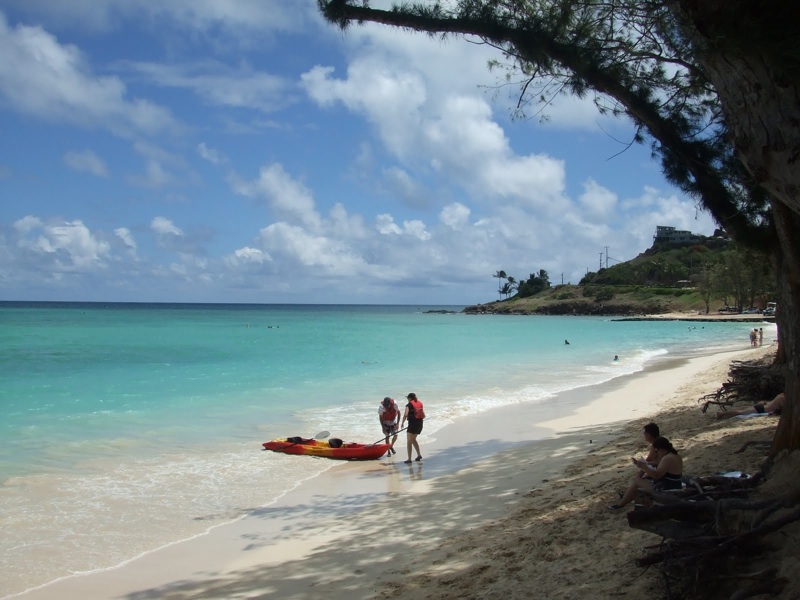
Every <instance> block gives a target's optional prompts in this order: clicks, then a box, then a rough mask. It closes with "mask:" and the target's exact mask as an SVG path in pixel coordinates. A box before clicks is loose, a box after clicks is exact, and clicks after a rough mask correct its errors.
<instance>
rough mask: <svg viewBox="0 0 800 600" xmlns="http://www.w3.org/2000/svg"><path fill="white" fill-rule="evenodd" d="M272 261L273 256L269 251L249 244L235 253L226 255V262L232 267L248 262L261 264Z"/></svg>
mask: <svg viewBox="0 0 800 600" xmlns="http://www.w3.org/2000/svg"><path fill="white" fill-rule="evenodd" d="M271 261H272V257H271V256H270V255H269V254H268V253H267V252H264V251H262V250H259V249H258V248H251V247H249V246H245V247H244V248H239V249H238V250H236V251H235V252H234V253H233V254H231V255H229V256H226V257H225V262H226V263H227V264H228V265H229V266H231V267H237V266H239V265H247V264H257V265H261V264H264V263H267V262H271Z"/></svg>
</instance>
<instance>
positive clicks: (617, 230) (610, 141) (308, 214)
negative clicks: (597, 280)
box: [0, 0, 714, 304]
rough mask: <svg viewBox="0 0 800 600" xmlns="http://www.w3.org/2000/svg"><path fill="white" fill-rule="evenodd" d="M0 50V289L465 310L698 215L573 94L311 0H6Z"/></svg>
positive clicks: (614, 123) (466, 46)
mask: <svg viewBox="0 0 800 600" xmlns="http://www.w3.org/2000/svg"><path fill="white" fill-rule="evenodd" d="M387 4H388V2H373V3H372V5H373V6H376V7H381V6H385V5H387ZM0 56H3V60H2V61H0V132H1V133H0V140H1V141H0V290H2V291H0V299H2V300H83V301H133V302H256V303H294V302H297V303H370V304H371V303H397V304H472V303H477V302H485V301H489V300H492V299H494V298H495V297H496V289H497V280H496V279H493V278H492V275H493V274H494V273H495V272H496V271H497V270H499V269H503V270H505V271H506V272H507V273H508V274H509V275H513V276H515V277H516V278H517V279H525V278H527V277H528V275H529V274H530V273H535V272H538V270H539V269H545V270H547V271H548V272H549V274H550V277H551V281H552V282H554V283H560V282H561V281H562V278H563V281H564V282H565V283H566V282H572V283H577V282H578V280H579V279H580V278H581V277H582V276H583V275H584V274H585V273H586V272H587V269H590V270H597V268H598V266H599V264H600V259H601V257H600V253H605V252H606V247H608V255H609V256H610V257H611V259H610V260H609V264H613V262H614V259H616V260H628V259H630V258H632V257H634V256H636V255H637V254H639V253H640V252H642V251H643V250H645V249H646V248H648V247H649V246H650V244H651V243H652V237H653V234H654V232H655V228H656V225H672V226H675V227H678V228H679V229H689V230H691V231H694V232H696V233H702V234H711V233H712V232H713V229H714V224H713V221H712V220H711V218H710V217H709V216H708V215H707V214H706V213H704V212H703V211H700V210H699V209H698V208H697V207H696V203H695V202H694V201H693V200H692V199H690V198H688V197H686V196H684V195H683V194H681V193H680V192H679V191H678V190H676V189H675V188H673V187H671V186H670V185H669V184H667V183H666V182H665V181H664V179H663V177H662V176H661V173H660V170H659V167H658V164H657V163H656V162H655V161H653V160H652V159H651V158H650V150H649V148H648V147H646V146H633V147H630V148H628V147H627V146H628V143H629V141H630V139H631V136H632V129H631V127H630V125H629V124H628V123H626V122H625V121H624V120H614V119H612V118H609V117H605V116H601V115H600V114H599V113H598V112H597V110H596V109H595V108H594V105H593V102H592V99H591V98H586V99H577V98H571V97H559V98H557V99H555V101H554V102H553V103H551V104H550V105H548V106H547V107H545V108H543V109H540V108H539V107H532V108H531V111H530V112H531V114H530V115H528V118H523V119H512V116H511V111H512V109H513V107H514V106H515V104H516V95H515V93H516V92H517V90H518V87H517V86H514V85H508V84H506V83H505V80H504V73H503V72H502V71H499V70H495V71H490V70H489V69H488V67H487V64H488V62H489V61H490V60H492V59H501V58H502V57H501V56H499V55H498V53H497V52H496V51H495V50H493V49H491V48H489V47H487V46H485V45H482V44H479V43H477V40H471V41H469V42H468V41H464V40H456V39H451V40H447V41H445V42H441V41H439V40H433V39H430V38H428V37H426V36H422V35H415V34H410V33H404V32H401V31H396V30H392V29H388V28H385V27H378V26H374V25H369V26H364V27H352V28H350V29H349V30H347V31H346V32H345V33H342V32H341V31H339V30H337V29H335V28H334V27H332V26H330V25H328V24H326V23H325V22H323V21H322V19H321V17H320V16H319V15H318V14H317V10H316V2H315V1H314V0H294V1H292V2H286V1H285V0H161V1H159V2H155V1H152V0H105V1H104V2H97V1H96V0H70V1H69V2H52V1H50V0H3V2H2V3H0ZM543 116H544V117H546V118H545V119H543V118H542V117H543ZM603 260H605V259H604V258H603Z"/></svg>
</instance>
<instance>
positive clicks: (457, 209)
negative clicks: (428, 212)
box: [439, 202, 471, 230]
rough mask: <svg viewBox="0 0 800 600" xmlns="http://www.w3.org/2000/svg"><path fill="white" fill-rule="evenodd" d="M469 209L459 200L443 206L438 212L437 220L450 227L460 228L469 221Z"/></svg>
mask: <svg viewBox="0 0 800 600" xmlns="http://www.w3.org/2000/svg"><path fill="white" fill-rule="evenodd" d="M470 212H471V211H470V209H469V208H468V207H466V206H464V205H463V204H461V203H460V202H453V203H452V204H448V205H447V206H445V207H444V208H443V209H442V210H441V212H440V213H439V220H440V221H441V222H442V223H444V224H445V225H446V226H447V227H449V228H450V229H455V230H460V229H463V228H464V226H465V225H467V224H468V223H469V215H470Z"/></svg>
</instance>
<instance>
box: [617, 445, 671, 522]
mask: <svg viewBox="0 0 800 600" xmlns="http://www.w3.org/2000/svg"><path fill="white" fill-rule="evenodd" d="M653 450H654V455H655V459H656V462H657V466H655V467H653V466H651V465H649V464H647V462H646V461H644V460H642V459H640V458H633V459H631V460H632V461H633V464H635V465H636V466H637V467H639V469H641V470H642V472H643V473H644V476H643V477H642V476H640V474H639V473H637V474H636V476H635V477H634V478H633V481H632V482H631V485H630V486H629V487H628V489H627V490H626V491H625V493H624V494H623V495H622V498H621V499H620V501H619V503H618V504H611V505H609V507H608V508H609V509H611V510H619V509H621V508H623V507H625V506H627V505H628V504H629V503H630V502H632V501H633V499H634V498H636V494H637V493H638V492H639V491H646V492H649V491H651V490H653V489H654V488H656V487H658V488H659V489H662V490H679V489H681V484H682V483H681V479H682V476H683V459H682V458H681V457H680V456H678V451H677V450H675V448H673V447H672V444H671V443H670V441H669V440H668V439H667V438H665V437H664V436H660V437H657V438H656V439H655V440H654V441H653Z"/></svg>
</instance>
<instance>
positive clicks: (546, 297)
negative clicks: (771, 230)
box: [466, 236, 774, 316]
mask: <svg viewBox="0 0 800 600" xmlns="http://www.w3.org/2000/svg"><path fill="white" fill-rule="evenodd" d="M698 237H699V236H698ZM503 273H504V272H502V271H498V274H496V275H495V277H497V278H498V280H499V281H500V282H502V279H501V278H500V277H499V275H501V274H503ZM507 280H508V281H510V282H511V283H510V284H503V285H502V286H500V289H502V290H504V291H505V292H506V295H508V298H506V299H503V300H498V301H493V302H488V303H486V304H480V305H477V306H471V307H469V308H467V309H466V312H471V313H484V312H490V313H499V314H551V315H565V314H576V315H625V316H634V315H645V314H663V313H669V312H695V313H697V312H700V313H706V312H717V311H719V309H720V308H723V307H726V306H731V307H738V308H747V307H750V306H754V307H757V308H762V309H763V308H764V307H765V306H766V303H767V302H769V301H771V300H772V299H773V298H774V278H773V274H772V268H771V265H770V264H769V262H768V261H767V260H766V258H765V257H764V256H762V255H760V254H757V253H754V252H752V251H750V250H747V249H745V248H742V247H740V246H737V245H735V244H734V243H733V242H731V241H729V240H727V239H724V238H722V237H713V238H700V239H699V240H695V241H693V243H690V244H669V243H663V242H661V243H655V244H654V245H653V246H652V247H651V248H649V249H647V250H646V251H645V252H643V253H642V254H640V255H639V256H637V257H635V258H633V259H631V260H629V261H625V262H621V263H618V264H616V265H613V266H609V267H608V268H607V269H600V270H599V271H597V272H590V273H587V274H586V276H585V277H584V278H583V279H582V280H581V282H580V284H579V285H558V286H550V284H549V281H548V277H547V273H546V272H545V271H542V270H539V271H538V272H535V273H532V274H531V276H530V277H529V278H528V279H525V280H520V281H519V282H518V283H517V282H516V280H515V278H514V277H508V278H507Z"/></svg>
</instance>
